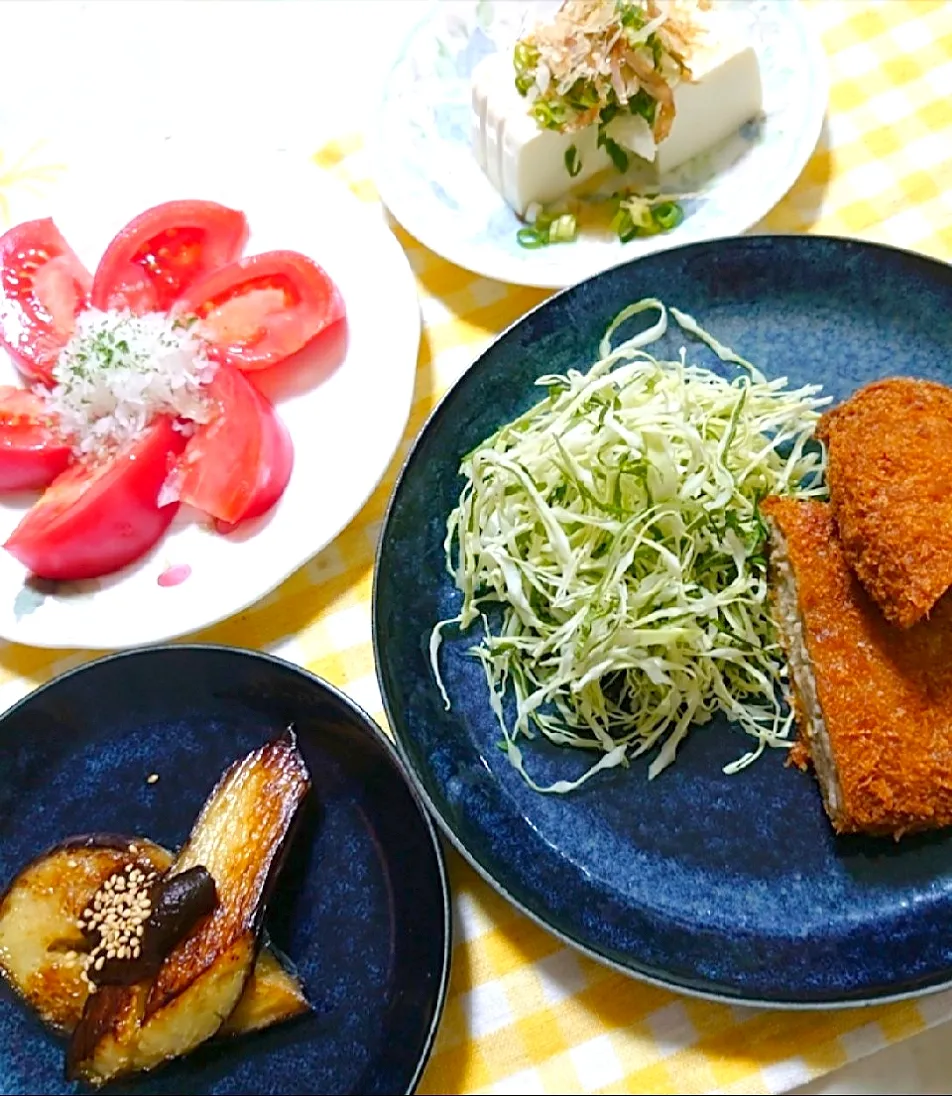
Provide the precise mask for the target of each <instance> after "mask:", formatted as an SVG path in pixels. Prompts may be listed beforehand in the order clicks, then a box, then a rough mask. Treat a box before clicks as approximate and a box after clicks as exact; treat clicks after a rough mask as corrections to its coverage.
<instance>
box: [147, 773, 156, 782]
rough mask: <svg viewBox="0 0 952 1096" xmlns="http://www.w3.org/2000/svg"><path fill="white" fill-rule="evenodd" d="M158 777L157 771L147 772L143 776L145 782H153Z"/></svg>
mask: <svg viewBox="0 0 952 1096" xmlns="http://www.w3.org/2000/svg"><path fill="white" fill-rule="evenodd" d="M158 779H159V774H158V773H149V775H148V776H147V777H146V778H145V782H146V784H155V783H156V782H157V781H158Z"/></svg>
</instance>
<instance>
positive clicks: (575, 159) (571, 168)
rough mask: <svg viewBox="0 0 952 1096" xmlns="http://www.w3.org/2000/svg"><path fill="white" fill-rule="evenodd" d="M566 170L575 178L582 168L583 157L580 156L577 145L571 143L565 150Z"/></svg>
mask: <svg viewBox="0 0 952 1096" xmlns="http://www.w3.org/2000/svg"><path fill="white" fill-rule="evenodd" d="M565 170H566V171H567V172H568V173H569V175H570V176H571V177H572V178H573V179H574V178H575V177H576V176H577V175H578V173H579V172H580V171H581V170H582V158H581V157H580V156H579V154H578V149H577V148H576V147H575V145H569V147H568V148H567V149H566V150H565Z"/></svg>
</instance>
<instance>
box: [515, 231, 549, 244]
mask: <svg viewBox="0 0 952 1096" xmlns="http://www.w3.org/2000/svg"><path fill="white" fill-rule="evenodd" d="M516 240H517V241H518V243H519V246H520V247H525V248H528V249H530V250H532V249H534V248H537V247H545V246H546V244H547V243H548V242H549V237H548V232H546V234H545V235H543V234H542V232H541V231H540V230H539V229H537V228H535V227H534V226H533V227H528V226H527V227H526V228H520V229H519V231H518V232H517V233H516Z"/></svg>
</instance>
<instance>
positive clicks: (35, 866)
mask: <svg viewBox="0 0 952 1096" xmlns="http://www.w3.org/2000/svg"><path fill="white" fill-rule="evenodd" d="M174 859H175V858H174V856H173V855H172V853H170V852H169V851H168V850H167V849H164V848H162V847H161V846H160V845H156V844H155V843H154V842H152V841H149V840H147V839H146V838H144V837H126V836H124V835H119V834H84V835H82V836H80V837H71V838H68V839H67V840H66V841H63V842H61V843H60V844H58V845H57V846H55V848H52V849H50V850H49V851H48V852H46V853H44V854H43V855H42V856H40V857H38V858H37V859H36V860H34V861H32V862H31V863H30V864H28V865H27V866H26V867H25V868H24V869H23V870H22V871H21V872H20V873H19V874H18V875H17V877H16V878H15V879H14V880H13V882H12V883H11V884H10V887H9V888H8V890H7V892H6V894H4V896H3V897H2V899H0V971H2V973H3V975H4V976H5V977H6V979H7V981H8V982H9V984H10V986H11V987H12V988H13V990H14V992H16V993H17V994H18V995H19V996H20V997H21V998H22V999H23V1000H24V1001H25V1002H26V1003H27V1004H28V1005H30V1006H32V1007H33V1009H35V1011H36V1012H37V1014H38V1015H39V1017H40V1019H41V1020H43V1022H44V1023H45V1024H47V1025H48V1026H49V1027H50V1028H52V1029H53V1030H54V1031H56V1032H57V1033H59V1034H62V1035H70V1034H71V1033H72V1031H73V1029H74V1028H75V1027H76V1025H77V1024H78V1023H79V1018H80V1016H82V1013H83V1007H84V1005H85V1004H86V998H87V996H88V995H89V985H88V983H87V982H86V981H84V979H83V978H82V970H83V951H84V950H85V949H86V948H87V947H88V941H86V940H84V938H83V934H82V933H81V932H80V930H79V928H78V927H77V922H78V919H79V916H80V914H81V912H82V910H83V907H84V906H85V905H86V903H87V902H88V901H89V896H90V895H91V894H93V892H94V891H96V890H97V888H98V887H99V886H101V884H102V883H103V881H104V880H105V879H108V878H109V876H110V875H112V874H113V873H115V872H116V871H118V870H120V869H121V868H123V867H124V866H125V865H126V864H129V863H136V864H138V866H139V867H140V868H141V869H143V870H146V869H149V870H152V871H156V872H164V871H166V870H167V869H168V868H169V867H170V866H171V865H172V863H173V861H174ZM309 1008H310V1005H309V1004H308V1001H307V998H306V996H305V994H304V989H303V986H302V985H301V981H300V979H299V978H298V977H297V976H296V974H295V973H294V970H293V968H292V967H291V964H290V962H289V961H288V960H287V959H286V958H284V956H282V955H280V953H277V952H275V951H273V949H272V947H271V945H270V944H268V943H267V941H265V942H264V943H263V945H262V950H261V951H260V952H259V954H258V959H257V961H256V963H255V967H254V970H253V971H252V974H251V977H250V978H249V980H248V984H247V985H246V986H245V991H244V993H243V994H242V995H241V998H240V999H239V1001H238V1004H237V1005H236V1006H235V1010H234V1012H232V1014H231V1015H230V1016H229V1017H228V1020H227V1021H226V1023H225V1024H224V1026H223V1027H222V1034H223V1035H225V1034H227V1035H240V1034H243V1033H246V1032H250V1031H258V1030H260V1029H262V1028H266V1027H270V1026H271V1025H272V1024H277V1023H281V1022H282V1021H284V1020H289V1019H291V1018H292V1017H294V1016H299V1015H301V1014H302V1013H304V1012H307V1011H308V1010H309Z"/></svg>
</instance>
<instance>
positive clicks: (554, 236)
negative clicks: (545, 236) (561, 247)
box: [549, 213, 578, 244]
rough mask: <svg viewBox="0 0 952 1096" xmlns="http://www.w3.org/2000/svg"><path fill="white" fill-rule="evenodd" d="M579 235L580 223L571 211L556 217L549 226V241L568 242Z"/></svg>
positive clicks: (552, 242)
mask: <svg viewBox="0 0 952 1096" xmlns="http://www.w3.org/2000/svg"><path fill="white" fill-rule="evenodd" d="M577 236H578V223H577V222H576V220H575V217H574V216H573V215H572V214H571V213H563V214H562V215H561V216H560V217H556V218H555V220H554V221H553V222H552V224H551V225H550V226H549V243H550V244H555V243H560V244H568V243H571V242H572V241H573V240H574V239H575V238H576V237H577Z"/></svg>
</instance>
